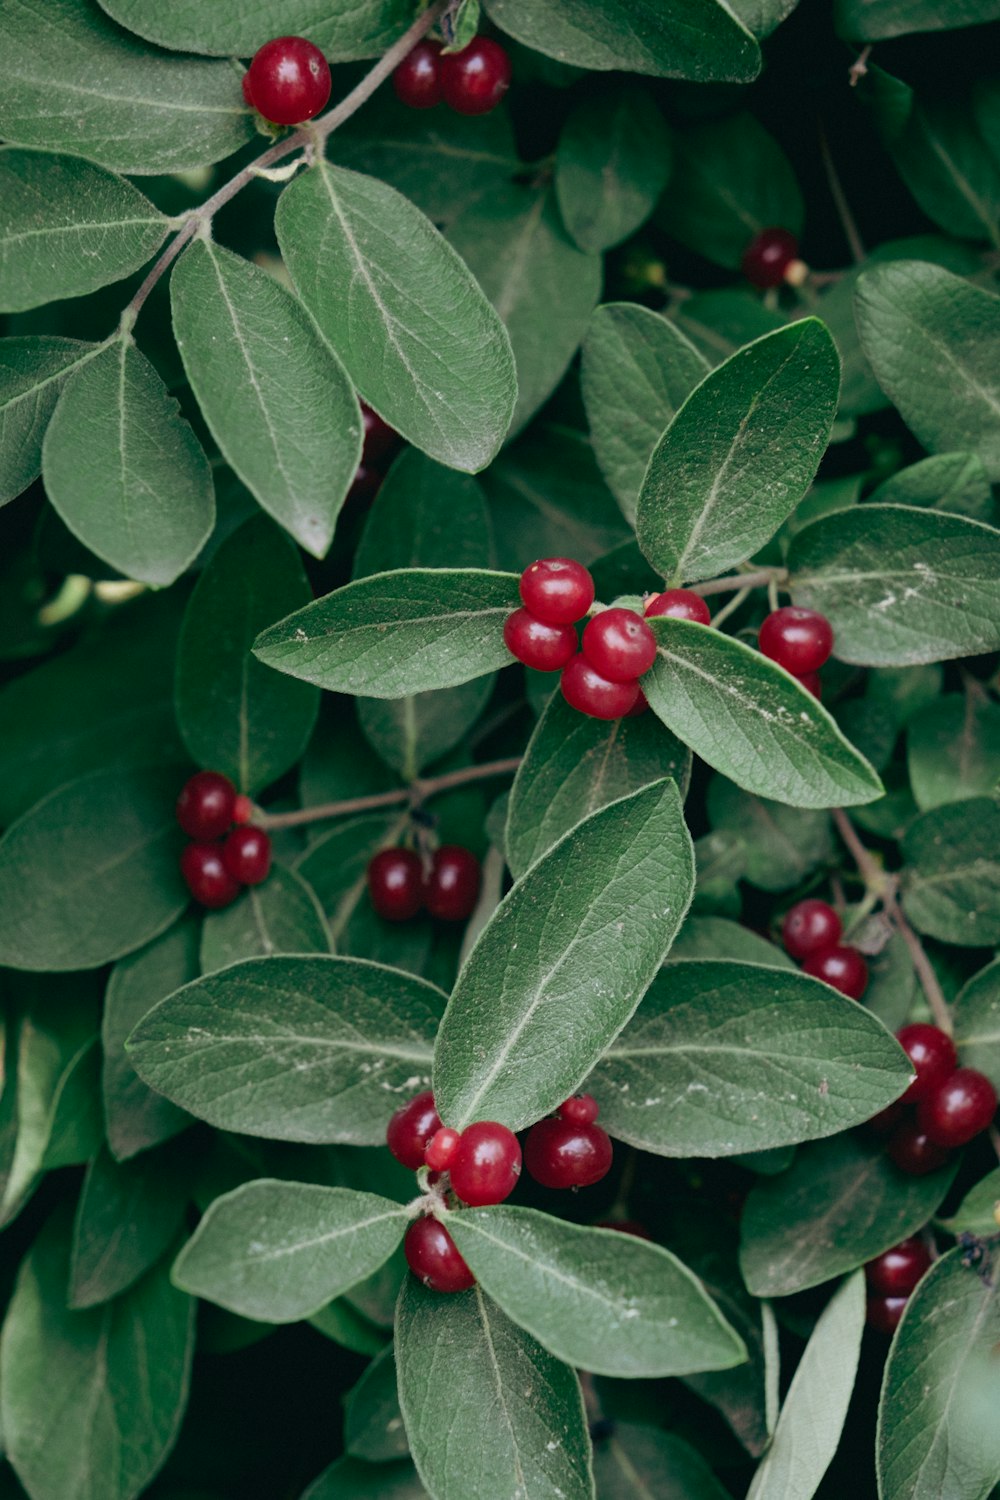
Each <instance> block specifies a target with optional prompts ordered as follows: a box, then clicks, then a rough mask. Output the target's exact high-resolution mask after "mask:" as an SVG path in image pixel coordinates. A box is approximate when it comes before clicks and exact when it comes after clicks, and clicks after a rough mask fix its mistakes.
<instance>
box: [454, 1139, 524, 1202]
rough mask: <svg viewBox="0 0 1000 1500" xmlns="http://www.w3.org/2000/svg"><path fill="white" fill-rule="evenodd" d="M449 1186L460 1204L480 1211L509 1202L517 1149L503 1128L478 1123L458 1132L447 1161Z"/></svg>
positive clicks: (518, 1170) (518, 1155)
mask: <svg viewBox="0 0 1000 1500" xmlns="http://www.w3.org/2000/svg"><path fill="white" fill-rule="evenodd" d="M449 1171H450V1172H451V1185H452V1188H453V1189H454V1191H455V1193H456V1194H457V1195H458V1197H459V1198H461V1200H462V1202H463V1203H468V1204H469V1206H470V1207H471V1208H481V1207H482V1206H483V1204H486V1203H502V1202H503V1200H504V1199H505V1198H509V1197H510V1195H511V1193H512V1192H513V1191H514V1189H515V1187H516V1186H517V1179H518V1178H519V1177H520V1175H521V1147H520V1145H519V1143H518V1139H517V1136H516V1135H515V1134H514V1132H513V1131H512V1130H508V1129H507V1127H506V1125H498V1124H496V1123H495V1122H494V1121H492V1120H481V1121H479V1123H478V1124H476V1125H469V1126H467V1127H466V1128H465V1130H463V1131H462V1138H461V1140H460V1141H459V1143H458V1148H457V1150H456V1151H455V1154H454V1156H453V1157H452V1159H451V1166H450V1168H449Z"/></svg>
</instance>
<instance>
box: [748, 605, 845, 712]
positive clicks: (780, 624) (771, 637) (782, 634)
mask: <svg viewBox="0 0 1000 1500" xmlns="http://www.w3.org/2000/svg"><path fill="white" fill-rule="evenodd" d="M757 644H758V646H759V647H760V649H761V652H762V653H763V655H764V656H767V657H769V658H770V659H771V661H773V662H777V664H778V666H779V667H784V669H785V671H786V672H790V673H791V674H792V676H793V677H797V678H798V680H799V681H800V682H801V684H802V686H803V687H804V688H808V689H809V691H810V693H812V695H813V697H814V698H818V697H819V696H820V680H819V669H820V667H821V666H823V664H824V663H825V662H826V661H827V660H828V659H829V656H830V652H831V651H832V650H833V627H832V625H831V624H830V622H829V620H828V619H827V618H826V616H825V615H821V614H819V613H818V612H817V611H816V610H814V609H796V608H794V606H792V605H790V604H789V605H786V606H785V607H784V608H783V609H776V610H773V611H772V612H771V614H769V615H768V617H767V619H766V620H765V621H764V623H763V625H762V626H761V627H760V633H759V635H758V636H757Z"/></svg>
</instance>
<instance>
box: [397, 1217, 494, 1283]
mask: <svg viewBox="0 0 1000 1500" xmlns="http://www.w3.org/2000/svg"><path fill="white" fill-rule="evenodd" d="M403 1254H404V1255H405V1256H406V1263H407V1265H408V1266H409V1268H410V1270H411V1271H412V1272H413V1274H414V1276H418V1277H419V1278H420V1280H421V1281H422V1282H423V1284H424V1286H429V1287H430V1289H431V1291H434V1292H464V1291H467V1290H468V1288H469V1287H470V1286H475V1284H476V1278H475V1277H474V1276H473V1274H472V1272H471V1271H470V1270H469V1268H468V1266H467V1265H466V1264H465V1261H464V1260H463V1259H462V1257H461V1256H460V1255H459V1253H458V1249H457V1247H456V1245H455V1241H454V1240H453V1239H452V1237H451V1235H450V1234H449V1233H448V1231H447V1229H445V1227H444V1225H443V1224H439V1223H438V1221H437V1219H431V1218H423V1219H414V1221H413V1223H412V1224H411V1225H410V1227H409V1229H408V1230H407V1231H406V1239H405V1240H404V1241H403Z"/></svg>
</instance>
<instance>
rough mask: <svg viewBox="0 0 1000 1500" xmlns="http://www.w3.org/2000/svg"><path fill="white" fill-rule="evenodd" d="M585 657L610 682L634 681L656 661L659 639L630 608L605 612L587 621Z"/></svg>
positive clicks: (584, 637)
mask: <svg viewBox="0 0 1000 1500" xmlns="http://www.w3.org/2000/svg"><path fill="white" fill-rule="evenodd" d="M583 654H584V656H585V657H586V658H587V660H588V661H589V662H590V665H591V666H592V667H593V668H594V670H595V672H599V673H600V674H601V676H602V677H606V678H607V679H608V681H609V682H634V681H635V679H636V678H637V677H641V676H642V674H643V672H648V671H649V669H650V667H651V666H652V665H653V663H654V661H655V660H656V637H655V635H654V634H653V632H652V631H651V630H650V628H649V626H648V625H647V624H646V622H645V620H643V619H641V618H640V617H639V616H638V615H636V614H633V613H632V611H631V610H630V609H602V610H601V613H600V614H599V615H595V616H594V618H593V619H592V620H588V621H587V625H586V627H585V629H584V632H583Z"/></svg>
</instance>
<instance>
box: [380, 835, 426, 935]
mask: <svg viewBox="0 0 1000 1500" xmlns="http://www.w3.org/2000/svg"><path fill="white" fill-rule="evenodd" d="M368 894H369V895H370V897H371V902H372V906H374V908H375V910H376V911H377V912H378V914H379V916H380V917H385V919H386V921H387V922H405V921H406V920H407V919H408V918H409V917H415V916H416V915H417V912H418V911H419V910H420V908H421V907H422V906H423V904H424V872H423V868H422V867H421V864H420V860H419V859H418V858H417V856H416V855H415V854H414V852H413V850H412V849H380V850H379V852H378V853H377V854H376V855H375V856H374V858H373V859H371V860H369V862H368Z"/></svg>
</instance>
